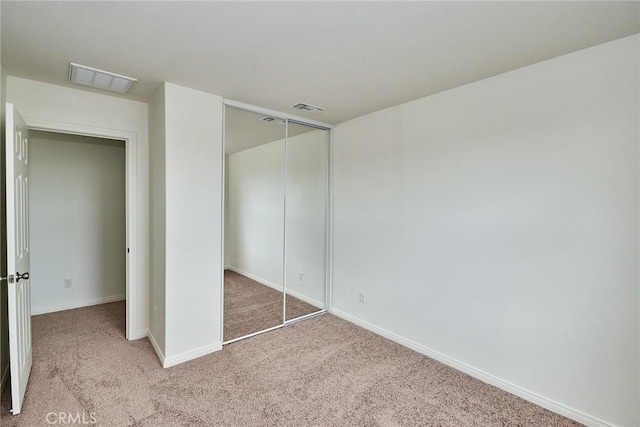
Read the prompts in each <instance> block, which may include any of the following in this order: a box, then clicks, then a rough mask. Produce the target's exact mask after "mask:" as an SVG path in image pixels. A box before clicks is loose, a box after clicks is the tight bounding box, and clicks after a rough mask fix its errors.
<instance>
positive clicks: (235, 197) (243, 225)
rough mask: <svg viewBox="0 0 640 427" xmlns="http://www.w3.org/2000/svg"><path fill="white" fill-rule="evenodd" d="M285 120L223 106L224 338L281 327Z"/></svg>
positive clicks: (231, 338) (228, 339)
mask: <svg viewBox="0 0 640 427" xmlns="http://www.w3.org/2000/svg"><path fill="white" fill-rule="evenodd" d="M285 136H286V123H285V121H284V120H281V119H277V118H274V117H269V116H265V115H264V114H256V113H253V112H249V111H245V110H241V109H238V108H233V107H229V106H227V107H225V213H224V214H225V242H224V243H225V250H224V253H225V260H224V261H225V270H224V331H223V334H224V337H223V340H224V341H225V342H228V341H231V340H235V339H237V338H240V337H243V336H246V335H250V334H253V333H256V332H260V331H264V330H266V329H270V328H274V327H277V326H281V325H282V324H283V323H284V320H283V310H284V307H283V302H284V296H283V286H284V237H283V236H284V228H285V224H284V215H285V212H284V207H285V200H284V194H285V172H284V171H285Z"/></svg>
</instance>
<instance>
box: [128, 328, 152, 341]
mask: <svg viewBox="0 0 640 427" xmlns="http://www.w3.org/2000/svg"><path fill="white" fill-rule="evenodd" d="M147 336H149V330H148V329H143V330H141V331H138V332H136V335H135V336H134V337H133V338H132V339H134V340H139V339H141V338H146V337H147Z"/></svg>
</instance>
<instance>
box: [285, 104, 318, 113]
mask: <svg viewBox="0 0 640 427" xmlns="http://www.w3.org/2000/svg"><path fill="white" fill-rule="evenodd" d="M291 108H295V109H296V110H300V111H304V112H307V113H320V112H322V111H324V110H325V109H324V107H318V106H317V105H312V104H308V103H306V102H298V103H297V104H294V105H292V106H291Z"/></svg>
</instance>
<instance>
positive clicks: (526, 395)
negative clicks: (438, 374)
mask: <svg viewBox="0 0 640 427" xmlns="http://www.w3.org/2000/svg"><path fill="white" fill-rule="evenodd" d="M329 313H331V314H334V315H336V316H338V317H340V318H342V319H344V320H346V321H348V322H351V323H354V324H356V325H358V326H361V327H363V328H365V329H367V330H369V331H371V332H373V333H375V334H378V335H381V336H383V337H385V338H387V339H390V340H391V341H394V342H396V343H398V344H401V345H403V346H405V347H408V348H410V349H412V350H414V351H417V352H418V353H421V354H424V355H425V356H428V357H430V358H432V359H435V360H437V361H439V362H442V363H444V364H445V365H448V366H451V367H452V368H454V369H457V370H459V371H462V372H464V373H466V374H469V375H471V376H472V377H474V378H477V379H479V380H480V381H483V382H485V383H487V384H491V385H493V386H496V387H498V388H500V389H502V390H504V391H507V392H509V393H512V394H515V395H516V396H519V397H521V398H523V399H525V400H528V401H529V402H532V403H535V404H536V405H539V406H542V407H543V408H545V409H548V410H550V411H553V412H555V413H558V414H560V415H564V416H565V417H567V418H571V419H572V420H575V421H577V422H579V423H582V424H584V425H587V426H591V427H613V426H614V425H613V424H610V423H608V422H606V421H604V420H601V419H599V418H596V417H593V416H591V415H589V414H585V413H584V412H581V411H579V410H576V409H573V408H570V407H569V406H566V405H564V404H562V403H559V402H556V401H554V400H551V399H549V398H546V397H544V396H541V395H539V394H537V393H534V392H532V391H530V390H527V389H525V388H522V387H520V386H517V385H515V384H512V383H510V382H508V381H505V380H503V379H501V378H498V377H496V376H494V375H491V374H489V373H487V372H484V371H482V370H480V369H476V368H474V367H473V366H470V365H467V364H466V363H463V362H460V361H458V360H456V359H452V358H451V357H449V356H446V355H444V354H442V353H440V352H438V351H435V350H432V349H430V348H428V347H425V346H423V345H421V344H418V343H416V342H415V341H411V340H409V339H407V338H404V337H402V336H400V335H398V334H395V333H393V332H389V331H387V330H386V329H382V328H380V327H378V326H376V325H374V324H372V323H369V322H367V321H365V320H362V319H359V318H357V317H355V316H352V315H350V314H347V313H345V312H343V311H340V310H338V309H336V308H333V307H332V308H330V309H329Z"/></svg>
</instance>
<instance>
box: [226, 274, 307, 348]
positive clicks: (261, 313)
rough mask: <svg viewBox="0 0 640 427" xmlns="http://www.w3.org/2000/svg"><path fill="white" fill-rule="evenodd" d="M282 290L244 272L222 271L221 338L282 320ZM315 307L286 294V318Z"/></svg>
mask: <svg viewBox="0 0 640 427" xmlns="http://www.w3.org/2000/svg"><path fill="white" fill-rule="evenodd" d="M282 302H283V301H282V292H278V291H277V290H275V289H273V288H270V287H268V286H265V285H263V284H261V283H258V282H256V281H255V280H252V279H249V278H248V277H246V276H243V275H241V274H238V273H236V272H233V271H231V270H225V271H224V341H229V340H232V339H234V338H239V337H242V336H244V335H248V334H252V333H254V332H258V331H262V330H265V329H268V328H271V327H273V326H278V325H280V324H282ZM316 311H318V308H317V307H314V306H312V305H311V304H307V303H306V302H304V301H301V300H299V299H297V298H294V297H292V296H291V295H287V320H289V319H294V318H296V317H300V316H304V315H305V314H310V313H314V312H316Z"/></svg>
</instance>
